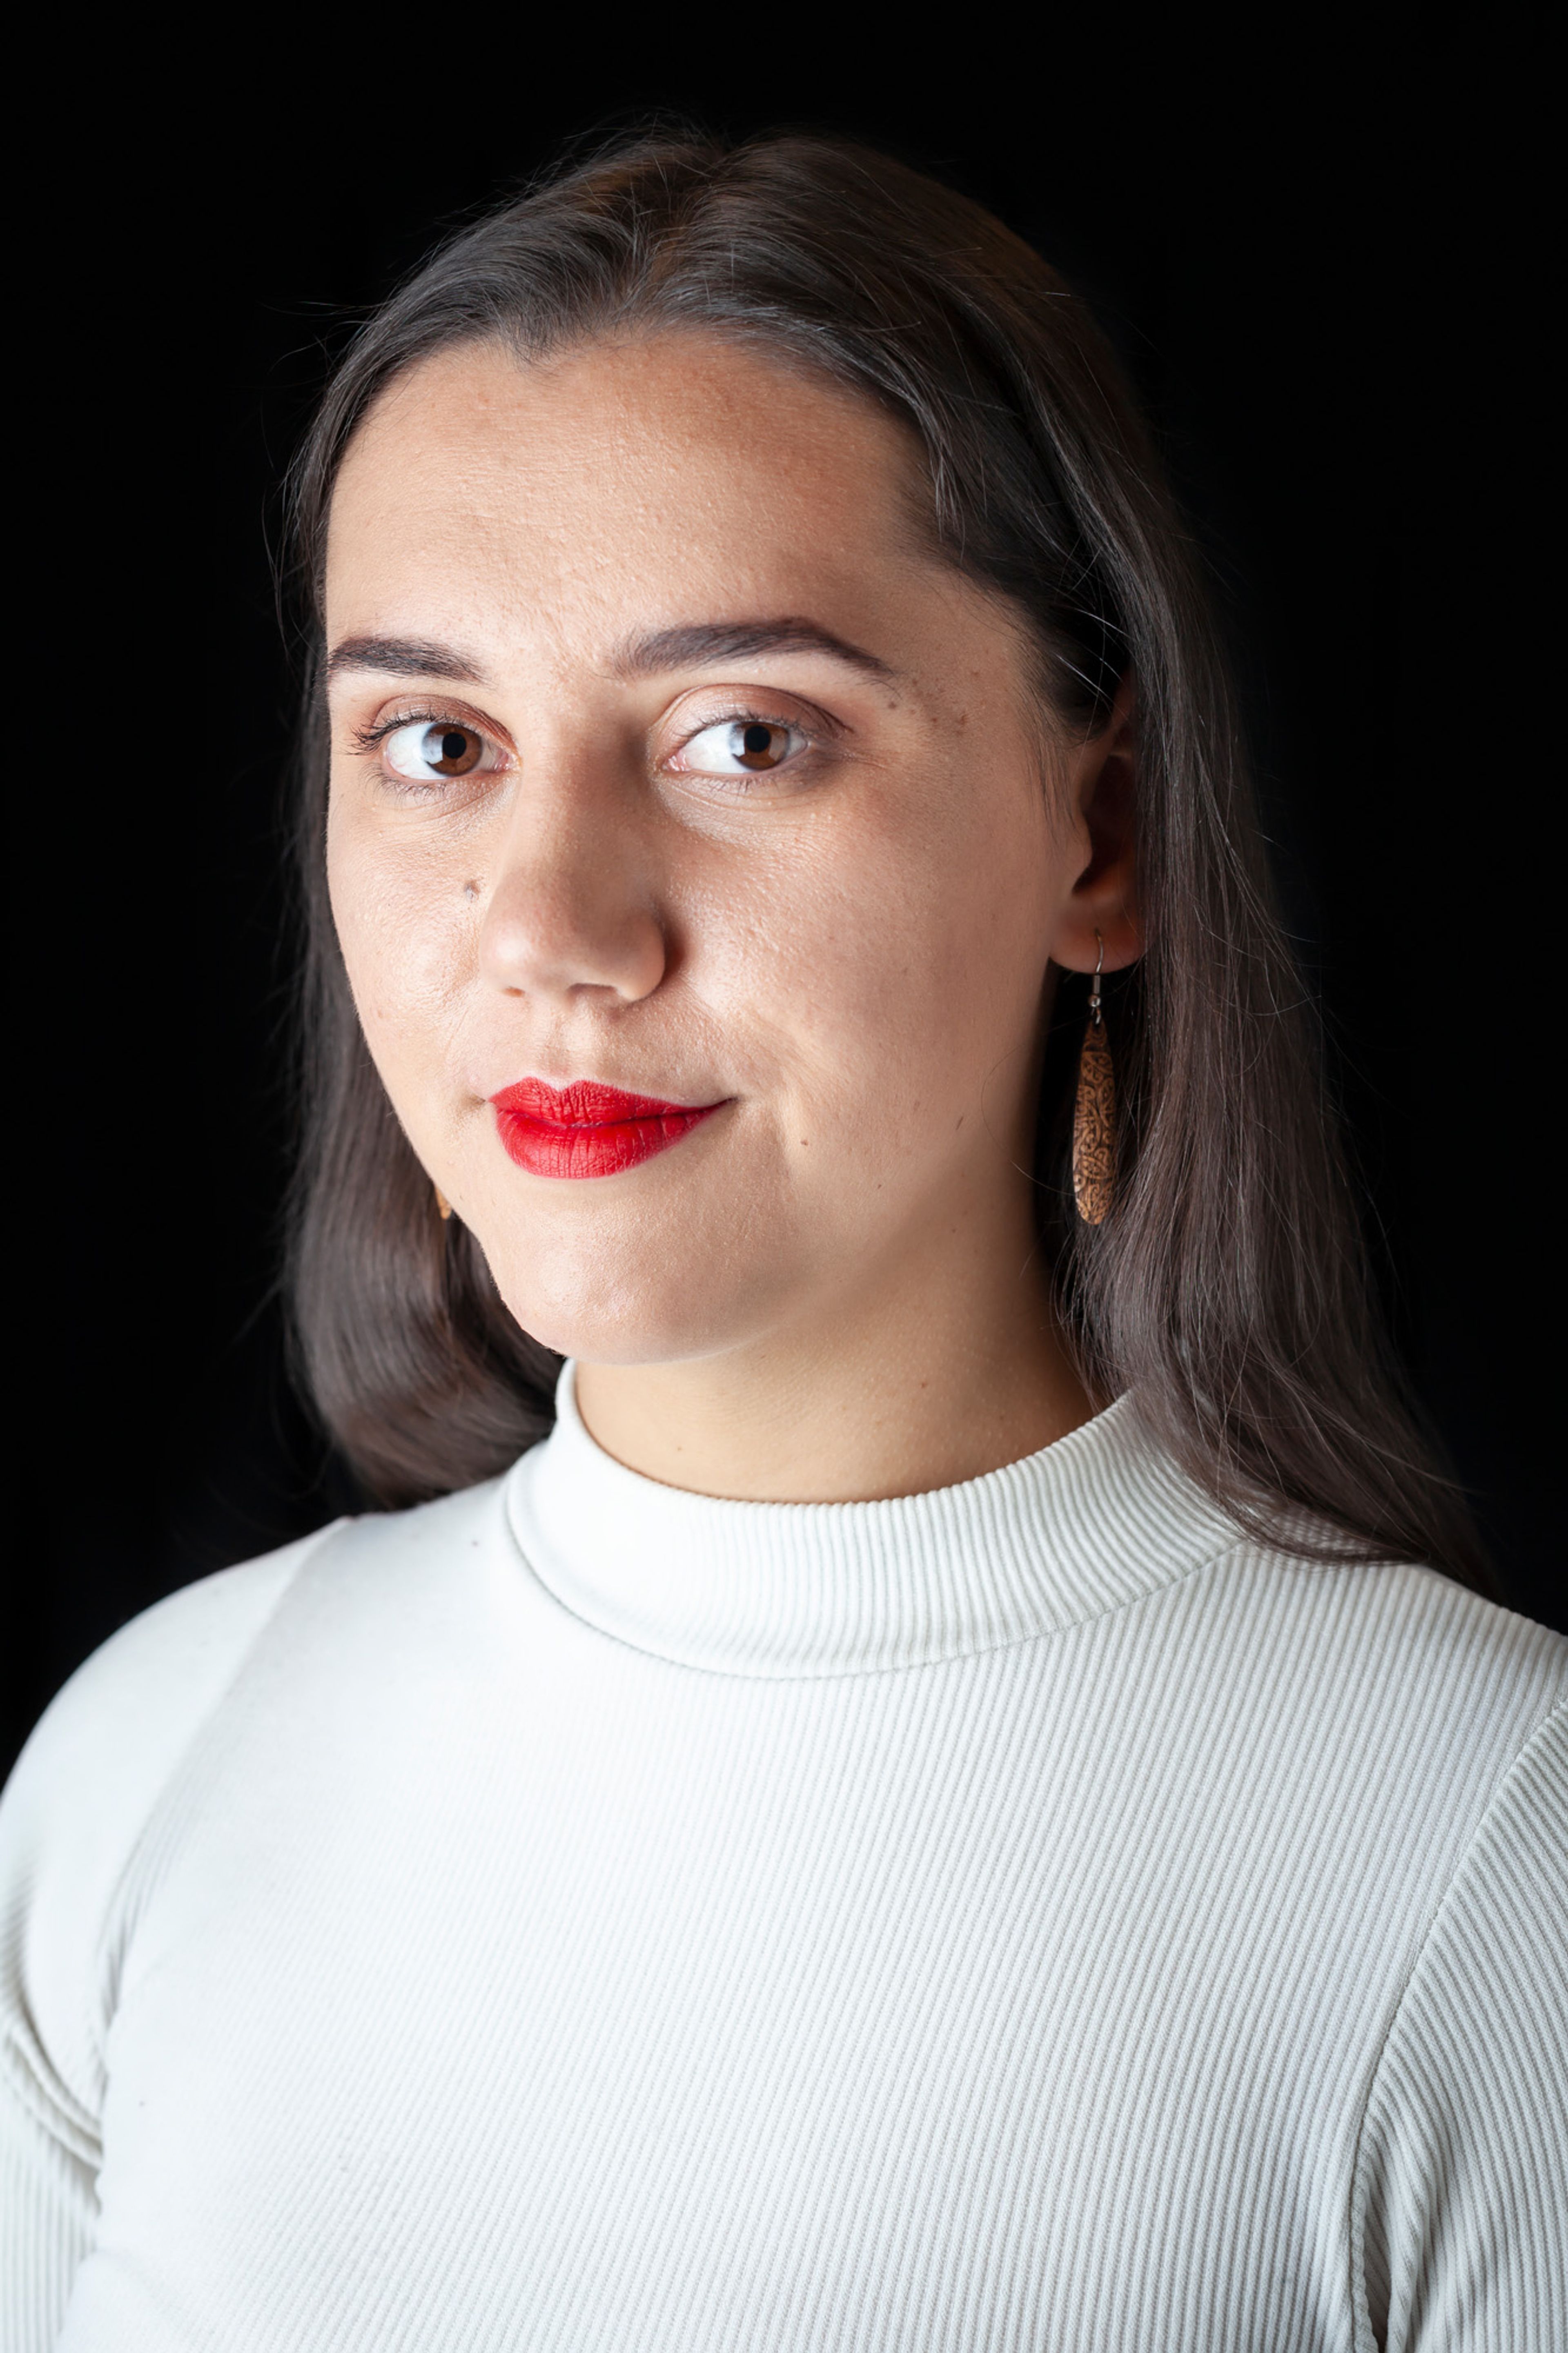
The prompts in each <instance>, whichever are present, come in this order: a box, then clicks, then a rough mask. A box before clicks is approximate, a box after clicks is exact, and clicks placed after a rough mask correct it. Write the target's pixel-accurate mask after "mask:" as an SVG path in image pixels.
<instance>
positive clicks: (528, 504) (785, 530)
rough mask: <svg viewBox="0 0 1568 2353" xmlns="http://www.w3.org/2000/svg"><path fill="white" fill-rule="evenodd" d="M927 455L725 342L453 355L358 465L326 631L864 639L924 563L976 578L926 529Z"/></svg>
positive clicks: (665, 339)
mask: <svg viewBox="0 0 1568 2353" xmlns="http://www.w3.org/2000/svg"><path fill="white" fill-rule="evenodd" d="M913 449H914V437H913V435H912V434H911V433H910V432H909V431H908V429H907V428H905V427H901V426H900V425H899V424H898V423H897V421H896V420H894V419H893V418H891V417H889V416H887V415H886V414H885V413H884V412H883V411H881V410H880V409H879V408H878V407H877V406H875V405H873V404H872V403H871V402H870V401H869V400H864V399H860V398H858V397H857V396H854V395H852V394H850V393H847V392H845V391H844V390H843V389H842V388H840V387H839V386H837V385H834V384H832V383H830V382H828V381H826V379H819V378H814V377H812V376H810V375H806V374H805V372H803V371H802V370H799V369H796V368H788V369H786V368H779V367H774V366H773V365H772V364H770V362H769V361H768V360H767V359H766V358H765V357H761V356H759V355H757V354H756V353H752V351H750V350H747V349H744V348H742V347H740V346H738V345H736V344H734V343H726V342H724V341H722V340H721V339H719V338H717V337H701V338H700V337H698V336H696V335H694V334H691V335H684V334H683V335H668V336H662V337H658V338H646V339H642V340H639V341H638V342H637V343H611V344H594V345H589V346H586V347H584V348H583V349H581V350H578V351H574V352H572V353H566V354H563V355H561V356H559V357H557V358H553V359H550V360H546V361H543V362H529V361H520V360H518V359H517V358H516V357H515V356H514V355H513V354H512V353H510V352H509V351H507V350H505V349H501V348H498V347H497V346H494V345H489V344H475V345H467V346H464V347H461V348H459V349H458V350H454V351H449V352H446V353H439V354H437V355H436V356H435V357H434V358H432V359H430V360H427V361H426V362H424V363H423V364H421V365H420V366H419V367H417V368H416V369H413V370H411V371H410V372H409V373H408V375H406V376H405V377H404V378H402V379H400V380H399V381H398V382H397V383H396V384H395V385H393V386H392V387H391V388H390V389H389V390H388V392H387V393H386V394H385V395H384V396H383V398H382V399H381V400H380V401H379V402H378V403H377V404H376V406H375V407H374V409H373V410H372V411H371V413H370V415H369V417H367V418H366V420H365V422H364V424H363V426H362V427H361V428H360V431H359V432H358V434H356V436H355V438H354V440H353V443H352V444H351V446H350V448H349V451H348V453H347V456H346V457H345V459H344V461H343V465H342V471H341V474H340V477H339V481H338V485H337V489H336V491H335V494H334V498H333V503H332V510H331V526H330V530H329V535H328V547H327V603H328V612H329V628H330V632H331V635H332V636H333V637H334V638H336V637H337V636H339V635H341V634H342V632H343V631H344V630H345V629H348V630H354V631H357V630H361V629H368V628H382V627H384V626H385V621H384V611H383V608H384V607H385V606H386V604H387V600H388V599H389V598H391V599H392V600H393V601H394V602H395V603H397V604H399V605H410V604H411V605H413V606H418V605H420V604H422V603H424V602H426V601H429V600H431V599H434V600H435V601H436V602H437V603H439V604H441V605H442V606H443V607H446V608H447V609H448V610H449V611H450V612H451V613H452V614H453V615H454V617H461V619H462V621H463V622H464V624H465V626H467V627H468V628H470V629H471V628H473V627H474V626H475V625H476V624H477V623H478V622H479V618H480V616H481V615H482V614H486V613H488V614H489V615H490V616H492V617H494V619H495V620H497V621H498V622H500V621H501V620H502V618H503V617H504V625H505V626H506V628H507V629H508V631H509V634H510V633H511V632H512V631H514V630H515V628H517V626H518V625H519V624H520V623H521V624H523V625H525V626H528V627H541V626H542V627H547V628H552V629H556V628H562V627H567V626H571V625H572V622H573V618H574V616H576V617H580V618H581V619H582V620H583V621H584V624H586V622H587V620H588V618H589V617H590V616H593V617H594V623H593V626H594V629H595V634H602V633H604V632H605V631H610V632H611V633H613V634H614V635H616V637H617V638H620V637H622V636H624V635H625V634H626V631H627V630H628V629H631V628H646V627H647V625H648V623H649V619H650V617H656V616H657V617H660V618H663V619H666V620H672V619H676V618H679V617H682V616H685V615H686V614H687V613H688V611H689V612H691V613H700V615H701V617H704V618H708V617H711V616H713V615H715V614H748V613H749V614H756V613H765V614H778V613H792V612H809V613H812V614H826V616H827V617H826V621H825V623H824V626H826V627H827V628H834V629H836V630H837V631H839V632H840V633H841V634H844V635H847V636H851V637H852V636H854V635H855V634H856V630H857V628H861V627H863V626H864V621H865V616H866V614H867V612H868V609H870V610H874V609H877V608H879V607H884V606H885V605H887V604H888V602H889V599H895V600H897V601H898V602H900V604H903V605H907V604H908V602H909V600H910V596H911V594H912V593H916V592H918V589H919V588H920V586H921V585H922V584H921V582H920V580H919V578H918V576H917V575H919V574H927V575H929V580H928V581H927V582H926V583H925V584H923V585H925V586H927V587H928V588H929V589H930V590H931V591H933V592H935V593H937V594H938V595H939V596H941V595H942V592H943V591H945V592H946V596H949V597H951V596H952V593H953V591H954V590H955V589H956V588H957V586H959V584H958V583H957V581H956V579H955V578H954V576H953V575H952V574H951V572H950V571H948V569H947V567H946V566H945V565H941V564H940V563H938V562H935V561H933V560H932V551H931V549H930V546H929V542H928V543H927V545H926V547H925V548H923V549H922V548H921V547H920V546H919V545H918V534H917V533H916V532H915V530H914V529H912V528H911V523H910V507H911V498H910V491H911V487H912V485H911V474H912V472H913V468H912V466H911V452H912V451H913ZM921 556H923V557H924V559H925V560H924V562H923V563H921V561H920V558H921ZM370 607H375V608H376V613H375V615H374V617H373V616H372V614H371V611H370ZM414 617H415V616H414V614H413V613H412V612H410V613H409V614H408V615H406V616H405V620H412V619H413V618H414Z"/></svg>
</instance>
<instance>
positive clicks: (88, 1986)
mask: <svg viewBox="0 0 1568 2353" xmlns="http://www.w3.org/2000/svg"><path fill="white" fill-rule="evenodd" d="M329 1533H331V1531H328V1530H322V1531H321V1532H320V1533H319V1534H318V1535H314V1536H310V1537H306V1538H305V1539H304V1540H303V1541H302V1542H301V1543H300V1544H295V1545H289V1546H287V1547H286V1548H285V1549H284V1550H283V1551H281V1552H278V1553H272V1554H269V1555H268V1556H267V1557H266V1558H264V1559H261V1560H257V1561H248V1562H247V1563H245V1564H244V1565H243V1566H242V1567H238V1568H229V1569H223V1570H220V1571H219V1572H218V1574H217V1575H216V1576H215V1577H204V1578H202V1579H201V1580H200V1581H199V1582H198V1583H196V1584H195V1585H191V1586H187V1587H185V1588H184V1590H183V1591H181V1592H178V1593H174V1594H171V1595H170V1596H169V1597H168V1598H167V1599H165V1600H163V1601H160V1602H158V1603H156V1604H155V1605H154V1607H153V1608H152V1609H147V1610H144V1611H143V1612H142V1615H141V1616H140V1617H138V1618H134V1619H132V1621H131V1623H130V1624H129V1625H127V1626H122V1627H121V1630H120V1631H119V1632H118V1633H117V1634H115V1635H112V1636H111V1637H110V1640H109V1641H107V1642H105V1643H104V1644H103V1645H102V1646H101V1647H100V1649H99V1650H97V1651H94V1652H93V1654H92V1656H91V1657H90V1658H89V1660H88V1661H87V1662H86V1663H85V1664H84V1665H83V1666H81V1667H79V1669H78V1670H77V1672H76V1673H75V1674H74V1675H73V1676H72V1677H71V1678H70V1681H69V1682H68V1683H66V1684H65V1686H64V1687H63V1689H62V1690H61V1691H60V1692H59V1693H58V1694H57V1695H56V1697H55V1698H54V1699H53V1700H52V1701H51V1703H50V1704H49V1706H48V1707H47V1710H46V1711H45V1713H44V1715H43V1716H42V1717H41V1718H40V1720H39V1722H38V1724H37V1727H36V1728H35V1730H34V1732H33V1735H32V1737H31V1738H30V1739H29V1740H28V1742H27V1745H26V1747H25V1748H24V1749H23V1751H22V1754H21V1756H20V1757H19V1758H18V1759H17V1763H16V1770H15V1771H14V1772H13V1774H12V1776H11V1778H10V1780H9V1781H8V1782H7V1784H6V1786H5V1791H4V1794H3V1795H0V2346H4V2348H5V2353H46V2348H49V2347H51V2346H53V2345H54V2343H55V2341H56V2339H57V2337H58V2335H59V2332H60V2328H61V2326H62V2323H63V2321H64V2316H65V2310H66V2305H67V2302H68V2298H69V2295H70V2290H71V2283H72V2280H73V2278H74V2276H75V2274H76V2271H77V2268H78V2266H79V2263H81V2261H82V2259H83V2257H84V2256H85V2255H86V2254H87V2253H88V2252H89V2249H90V2247H91V2245H92V2241H93V2232H94V2227H95V2223H96V2221H97V2213H98V2200H97V2194H96V2189H95V2183H96V2179H97V2174H98V2168H99V2163H100V2155H101V2149H100V2138H99V2124H100V2116H101V2114H102V2106H103V2094H104V2089H105V2082H106V2077H105V2069H104V2058H103V2052H104V2046H105V2040H106V2036H107V2032H108V2028H109V2025H110V2020H111V2017H112V2014H113V1999H114V1963H113V1956H112V1953H111V1952H110V1938H109V1931H110V1924H111V1922H112V1920H113V1918H114V1916H115V1913H116V1907H117V1899H118V1897H119V1894H120V1891H121V1887H122V1885H123V1883H124V1882H125V1880H126V1877H127V1874H128V1873H129V1871H130V1869H131V1866H132V1861H133V1859H134V1856H135V1854H136V1852H137V1849H138V1846H139V1843H140V1841H141V1839H142V1833H143V1831H144V1830H145V1828H146V1825H147V1823H148V1821H149V1820H150V1819H151V1817H152V1816H153V1812H154V1810H155V1809H156V1806H157V1802H158V1799H159V1797H160V1795H161V1794H162V1792H163V1789H164V1788H166V1787H167V1785H168V1783H169V1781H170V1779H171V1778H172V1777H173V1775H174V1771H175V1768H176V1767H177V1766H178V1765H179V1763H180V1761H181V1759H182V1758H183V1757H184V1756H185V1754H186V1752H187V1750H188V1749H189V1747H190V1745H191V1743H192V1741H193V1740H194V1739H195V1736H196V1735H197V1733H198V1732H199V1731H200V1729H201V1727H202V1725H204V1724H205V1722H206V1721H207V1719H208V1717H209V1716H210V1715H211V1713H212V1711H213V1710H214V1709H215V1708H216V1706H217V1705H218V1704H219V1702H220V1701H221V1699H222V1698H223V1695H224V1694H225V1693H226V1691H227V1689H228V1688H229V1686H230V1685H231V1684H232V1683H233V1681H234V1679H235V1676H236V1675H237V1672H239V1669H240V1667H241V1665H242V1664H243V1662H244V1660H245V1658H246V1655H247V1652H248V1651H249V1650H250V1648H251V1646H252V1644H253V1642H254V1641H255V1640H256V1638H257V1636H258V1634H259V1632H260V1630H261V1629H262V1628H263V1626H265V1624H266V1623H267V1621H268V1619H269V1618H270V1617H271V1615H272V1612H273V1610H274V1609H276V1607H277V1605H278V1603H279V1599H281V1597H282V1595H283V1593H284V1592H285V1591H286V1589H287V1588H288V1586H289V1583H290V1581H291V1580H292V1578H293V1577H294V1575H295V1573H296V1571H297V1570H298V1568H299V1567H300V1564H301V1562H302V1561H303V1560H304V1559H305V1557H306V1556H308V1554H309V1553H310V1551H311V1550H313V1548H314V1547H315V1546H316V1545H318V1544H319V1543H320V1542H321V1538H322V1536H323V1535H327V1534H329Z"/></svg>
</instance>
